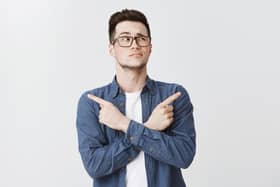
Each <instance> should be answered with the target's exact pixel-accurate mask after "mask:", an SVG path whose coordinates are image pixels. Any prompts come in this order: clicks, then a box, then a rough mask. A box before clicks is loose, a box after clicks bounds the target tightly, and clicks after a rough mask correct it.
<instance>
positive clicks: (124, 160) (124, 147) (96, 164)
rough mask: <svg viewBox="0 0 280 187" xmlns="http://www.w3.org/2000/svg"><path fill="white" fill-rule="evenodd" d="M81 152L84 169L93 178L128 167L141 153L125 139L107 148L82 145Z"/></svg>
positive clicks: (106, 146)
mask: <svg viewBox="0 0 280 187" xmlns="http://www.w3.org/2000/svg"><path fill="white" fill-rule="evenodd" d="M79 150H80V154H81V157H82V160H83V164H84V167H85V169H86V171H87V172H88V174H89V175H90V176H91V177H92V178H98V177H102V176H106V175H109V174H111V173H113V172H114V171H116V170H117V169H119V168H122V167H124V166H126V165H127V164H128V163H129V162H130V161H131V160H133V159H134V158H135V157H136V156H137V155H138V153H139V151H138V150H136V149H135V147H134V146H132V145H131V144H130V143H129V141H127V140H125V138H122V139H121V140H119V141H117V142H114V143H112V144H109V145H105V146H100V145H99V146H94V145H90V144H84V145H80V149H79Z"/></svg>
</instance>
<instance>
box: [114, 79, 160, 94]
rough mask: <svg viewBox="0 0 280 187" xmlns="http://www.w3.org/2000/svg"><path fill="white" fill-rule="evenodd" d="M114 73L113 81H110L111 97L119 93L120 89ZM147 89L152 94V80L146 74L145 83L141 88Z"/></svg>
mask: <svg viewBox="0 0 280 187" xmlns="http://www.w3.org/2000/svg"><path fill="white" fill-rule="evenodd" d="M116 78H117V77H116V75H115V76H114V78H113V81H112V83H111V96H112V98H115V97H116V96H117V95H118V94H119V93H121V89H120V87H119V84H118V82H117V79H116ZM146 90H147V91H149V92H150V93H151V94H152V95H154V90H155V89H154V81H153V80H152V79H151V78H150V77H149V76H148V75H147V78H146V84H145V86H144V88H143V91H146Z"/></svg>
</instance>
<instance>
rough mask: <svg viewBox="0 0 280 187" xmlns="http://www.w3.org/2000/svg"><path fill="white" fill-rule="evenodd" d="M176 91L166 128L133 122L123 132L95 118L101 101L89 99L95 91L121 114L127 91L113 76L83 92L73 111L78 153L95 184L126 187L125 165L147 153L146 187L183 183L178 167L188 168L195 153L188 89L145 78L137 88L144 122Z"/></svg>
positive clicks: (108, 186)
mask: <svg viewBox="0 0 280 187" xmlns="http://www.w3.org/2000/svg"><path fill="white" fill-rule="evenodd" d="M177 91H180V92H181V93H182V94H181V96H180V97H179V98H178V99H177V100H175V101H174V102H173V103H172V105H173V107H174V109H173V112H174V121H173V123H172V124H171V125H170V127H169V128H167V129H165V130H164V131H155V130H151V129H149V128H147V127H145V126H144V125H143V124H140V123H138V122H136V121H134V120H131V121H130V123H129V127H128V130H127V132H126V133H123V132H122V131H117V130H113V129H111V128H109V127H107V126H106V125H103V124H100V123H99V120H98V116H99V105H98V103H96V102H94V101H92V100H90V99H89V98H88V97H87V94H88V93H91V94H94V95H96V96H98V97H101V98H103V99H105V100H107V101H110V102H111V103H113V104H114V105H115V106H116V107H117V108H118V109H119V110H120V111H121V112H122V113H123V114H125V94H124V93H123V92H122V90H121V89H120V88H119V86H118V84H117V82H116V77H114V79H113V81H112V82H111V83H110V84H108V85H106V86H103V87H100V88H96V89H93V90H89V91H86V92H84V93H83V94H82V96H81V97H80V100H79V103H78V111H77V120H76V125H77V131H78V142H79V152H80V154H81V158H82V161H83V165H84V167H85V169H86V171H87V172H88V174H89V175H90V176H91V177H92V178H93V186H94V187H125V186H126V184H125V177H126V165H127V164H128V163H129V162H130V161H132V160H133V159H134V158H135V157H136V156H137V155H138V153H139V150H142V151H144V152H145V167H146V173H147V181H148V186H149V187H184V186H186V185H185V182H184V179H183V176H182V173H181V169H180V168H187V167H188V166H189V165H190V164H191V162H192V160H193V158H194V155H195V150H196V141H195V140H196V133H195V128H194V119H193V106H192V104H191V101H190V97H189V95H188V93H187V91H186V90H185V89H184V88H183V87H182V86H180V85H178V84H171V83H164V82H159V81H154V80H152V79H150V78H149V76H147V79H146V84H145V86H144V88H143V90H142V92H141V101H142V114H143V122H146V121H147V120H148V118H149V116H150V114H151V113H152V111H153V109H154V108H155V107H156V106H157V105H158V104H159V103H160V102H162V101H163V100H165V99H166V98H167V97H168V96H170V95H172V94H174V93H175V92H177Z"/></svg>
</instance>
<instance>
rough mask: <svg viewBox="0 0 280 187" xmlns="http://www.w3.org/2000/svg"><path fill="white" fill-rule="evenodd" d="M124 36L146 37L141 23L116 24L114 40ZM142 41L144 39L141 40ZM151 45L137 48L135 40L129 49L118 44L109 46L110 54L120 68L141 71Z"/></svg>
mask: <svg viewBox="0 0 280 187" xmlns="http://www.w3.org/2000/svg"><path fill="white" fill-rule="evenodd" d="M126 36H132V37H137V36H139V37H141V36H144V37H145V36H148V32H147V29H146V27H145V25H144V24H142V23H141V22H134V21H123V22H120V23H118V24H117V26H116V29H115V36H114V39H116V38H119V37H122V38H124V39H125V37H126ZM143 39H144V38H143ZM151 48H152V45H151V44H150V43H149V45H148V46H144V47H142V46H139V45H138V44H137V42H136V40H133V42H132V45H131V46H130V47H121V46H120V44H119V42H118V41H116V42H115V43H114V44H110V45H109V50H110V54H111V55H112V56H113V57H115V59H116V61H117V63H118V64H119V65H120V66H121V67H122V68H128V69H141V68H143V67H145V66H146V64H147V62H148V59H149V56H150V54H151Z"/></svg>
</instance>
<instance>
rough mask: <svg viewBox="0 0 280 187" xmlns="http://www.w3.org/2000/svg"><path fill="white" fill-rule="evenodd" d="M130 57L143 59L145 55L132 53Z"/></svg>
mask: <svg viewBox="0 0 280 187" xmlns="http://www.w3.org/2000/svg"><path fill="white" fill-rule="evenodd" d="M129 56H131V57H141V56H143V55H142V54H141V53H132V54H130V55H129Z"/></svg>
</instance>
